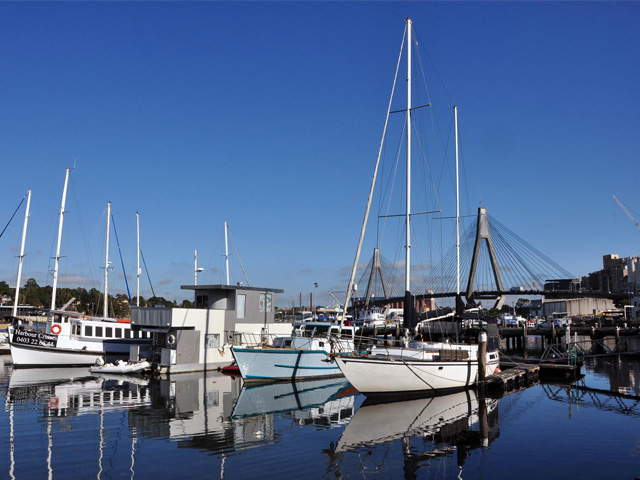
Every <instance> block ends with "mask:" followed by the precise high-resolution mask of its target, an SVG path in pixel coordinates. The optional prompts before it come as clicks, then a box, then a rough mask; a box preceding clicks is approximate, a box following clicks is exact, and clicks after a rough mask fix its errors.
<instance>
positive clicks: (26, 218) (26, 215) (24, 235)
mask: <svg viewBox="0 0 640 480" xmlns="http://www.w3.org/2000/svg"><path fill="white" fill-rule="evenodd" d="M30 205H31V189H29V190H27V209H26V210H25V212H24V223H23V224H22V243H21V244H20V260H19V262H18V278H17V279H16V298H15V300H14V302H13V316H14V317H15V316H16V315H17V314H18V297H19V296H20V277H21V276H22V260H23V259H24V242H25V240H26V238H27V223H28V222H29V207H30Z"/></svg>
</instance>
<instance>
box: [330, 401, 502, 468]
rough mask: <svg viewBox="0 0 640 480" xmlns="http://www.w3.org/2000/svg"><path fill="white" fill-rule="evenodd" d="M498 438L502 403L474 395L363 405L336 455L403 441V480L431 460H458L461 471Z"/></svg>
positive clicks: (373, 456) (372, 451)
mask: <svg viewBox="0 0 640 480" xmlns="http://www.w3.org/2000/svg"><path fill="white" fill-rule="evenodd" d="M498 435H499V423H498V400H495V399H485V398H484V397H479V396H478V395H477V394H476V392H475V391H474V390H467V391H463V392H458V393H453V394H450V395H443V396H436V397H430V398H423V399H415V400H405V401H399V402H393V403H379V404H372V403H367V402H365V403H363V404H362V406H361V407H360V408H359V409H358V410H357V411H356V413H355V414H354V415H353V418H352V419H351V421H350V422H349V424H348V425H347V426H346V427H345V429H344V431H343V433H342V435H341V437H340V440H339V441H338V443H337V445H336V446H335V447H334V448H333V449H332V452H331V453H332V454H333V455H335V454H339V453H342V452H349V451H354V452H358V453H361V452H362V451H364V452H366V454H367V455H371V458H381V459H383V458H384V457H381V456H377V455H373V453H374V450H375V448H377V447H379V446H381V445H385V444H390V443H392V442H395V441H398V440H400V441H401V442H402V452H403V456H404V472H405V476H406V475H407V474H409V477H412V474H411V473H410V472H413V473H415V472H417V471H418V469H419V467H420V464H421V463H422V462H424V461H425V460H428V459H433V458H436V457H441V456H449V455H452V454H453V453H454V452H455V453H456V454H457V459H458V465H459V466H462V465H463V464H464V460H465V458H466V457H467V455H468V452H469V451H470V450H472V449H475V448H486V447H488V446H489V443H490V442H491V441H492V440H493V439H495V438H496V437H497V436H498Z"/></svg>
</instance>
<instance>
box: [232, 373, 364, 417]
mask: <svg viewBox="0 0 640 480" xmlns="http://www.w3.org/2000/svg"><path fill="white" fill-rule="evenodd" d="M356 393H357V391H356V390H355V389H354V388H353V387H351V385H350V384H349V382H348V381H347V380H346V379H345V378H330V379H322V380H308V381H304V382H288V383H273V384H268V385H260V386H251V387H243V389H242V391H241V392H240V396H239V398H238V400H237V402H236V405H235V407H234V409H233V415H232V418H234V419H239V418H248V417H253V416H256V415H266V414H273V413H280V414H286V415H289V416H290V417H291V418H293V419H294V420H296V421H298V422H299V423H300V424H306V425H307V424H316V425H324V426H328V427H330V426H332V425H338V424H342V423H344V422H345V421H346V420H347V419H348V418H349V417H350V416H351V415H352V414H353V408H354V402H355V395H356Z"/></svg>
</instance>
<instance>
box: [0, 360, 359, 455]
mask: <svg viewBox="0 0 640 480" xmlns="http://www.w3.org/2000/svg"><path fill="white" fill-rule="evenodd" d="M7 390H8V391H7V394H6V397H5V404H6V407H7V408H6V409H5V410H7V409H9V410H10V411H11V416H12V418H13V406H14V405H16V404H19V403H21V402H24V403H28V404H31V405H33V404H34V403H35V404H38V405H40V406H41V408H42V412H43V413H42V417H44V418H46V419H48V420H49V419H50V420H51V421H53V422H55V421H56V419H60V418H63V417H74V416H79V415H84V414H91V413H93V414H99V415H103V414H104V413H105V412H109V411H111V410H116V411H120V412H124V413H125V414H126V418H127V426H128V428H129V432H128V433H129V435H130V436H132V437H136V438H148V439H169V440H171V441H176V442H178V444H179V446H180V447H185V448H196V449H198V450H207V451H211V452H217V453H230V452H233V451H235V450H243V449H246V448H250V447H252V446H255V445H256V444H264V443H270V442H274V441H277V434H276V431H275V423H276V416H278V417H279V418H285V419H290V420H293V421H295V422H296V423H297V424H299V425H310V426H316V427H318V428H330V427H332V426H337V425H343V424H344V423H345V422H346V421H348V418H349V417H350V416H351V415H352V414H353V411H354V403H355V397H356V394H357V392H356V391H355V390H354V389H353V388H352V387H351V386H350V384H349V383H348V382H347V381H346V380H345V379H327V380H314V381H310V382H298V383H276V384H270V385H264V386H255V387H249V388H246V387H243V386H242V381H241V380H240V379H238V378H234V377H230V376H225V375H222V374H220V373H218V372H213V373H202V372H199V373H193V374H180V375H174V376H172V377H166V378H151V379H149V378H142V377H135V376H131V377H127V376H122V375H106V374H92V373H90V372H89V370H88V369H87V368H86V367H81V368H64V369H16V370H13V371H12V372H11V375H10V378H9V382H8V389H7ZM102 427H103V426H102V424H101V425H100V428H102ZM67 430H72V429H67ZM72 434H73V433H72V432H69V435H72ZM11 438H12V440H11V442H13V436H12V437H11ZM74 441H75V440H72V439H70V438H67V439H66V440H65V442H67V443H68V442H71V443H73V442H74ZM12 445H13V443H12ZM12 449H13V446H12Z"/></svg>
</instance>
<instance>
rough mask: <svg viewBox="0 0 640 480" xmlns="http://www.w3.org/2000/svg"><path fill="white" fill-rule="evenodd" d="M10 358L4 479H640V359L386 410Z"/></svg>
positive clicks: (203, 378) (335, 397)
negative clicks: (563, 378)
mask: <svg viewBox="0 0 640 480" xmlns="http://www.w3.org/2000/svg"><path fill="white" fill-rule="evenodd" d="M9 362H10V357H9V356H0V399H1V400H2V413H0V478H17V479H41V478H60V479H63V478H65V479H66V478H109V479H110V478H144V479H150V478H184V477H187V478H190V479H191V478H207V479H211V478H229V479H242V478H252V479H253V478H331V479H333V478H358V479H361V478H400V479H401V478H447V479H449V478H450V479H457V478H466V479H475V478H477V479H500V478H505V479H511V478H517V479H528V478H531V479H534V478H535V479H539V478H580V479H591V478H593V479H601V478H607V479H618V478H619V479H634V478H636V477H640V398H633V396H636V397H640V361H638V360H637V359H636V360H630V359H628V358H626V359H624V358H623V359H615V360H612V359H609V360H606V361H605V360H599V361H598V362H591V363H589V364H588V365H586V367H585V368H584V373H585V377H584V378H583V379H582V380H581V381H580V382H578V384H576V385H575V388H573V389H572V388H569V386H568V385H567V384H560V383H558V384H544V383H543V384H540V385H536V386H534V387H531V388H528V389H526V390H523V391H520V392H517V393H513V394H511V395H508V396H505V397H503V398H500V399H479V398H478V397H477V396H476V394H475V392H473V391H470V392H463V393H459V394H455V395H449V396H444V397H437V398H433V399H421V400H413V401H405V402H396V403H390V404H383V405H375V404H368V403H367V402H364V400H365V399H364V397H363V396H361V395H359V394H357V393H355V392H354V391H353V389H351V388H350V387H349V385H348V384H347V383H346V382H345V381H344V380H331V381H317V382H313V383H308V382H304V383H300V384H298V385H296V386H295V387H294V386H292V385H272V386H266V387H259V388H251V389H243V388H242V385H241V382H240V381H239V380H234V379H232V378H230V377H225V376H222V375H220V374H218V373H213V374H212V373H210V374H206V375H205V374H196V375H175V376H174V377H172V378H171V379H169V380H154V381H151V382H149V381H142V380H136V379H130V380H127V379H123V378H119V377H97V376H92V375H90V374H89V373H88V371H87V370H86V369H66V370H40V369H38V370H24V369H23V370H16V371H13V369H12V366H11V365H10V363H9ZM590 389H596V390H597V391H593V390H590ZM601 391H606V392H616V393H619V392H622V393H624V394H626V395H627V397H624V398H623V397H619V396H615V395H610V394H607V393H603V392H601Z"/></svg>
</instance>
